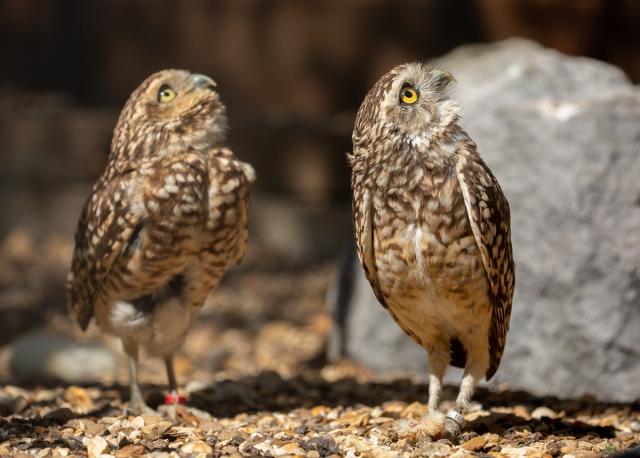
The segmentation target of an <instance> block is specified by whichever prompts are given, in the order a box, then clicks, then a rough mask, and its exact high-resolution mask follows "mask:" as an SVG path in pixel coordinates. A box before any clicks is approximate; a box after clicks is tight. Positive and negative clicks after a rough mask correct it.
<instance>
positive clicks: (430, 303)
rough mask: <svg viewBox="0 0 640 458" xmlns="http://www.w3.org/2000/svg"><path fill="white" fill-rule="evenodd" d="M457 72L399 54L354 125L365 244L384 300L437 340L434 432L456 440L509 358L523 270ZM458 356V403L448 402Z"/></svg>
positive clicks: (428, 339)
mask: <svg viewBox="0 0 640 458" xmlns="http://www.w3.org/2000/svg"><path fill="white" fill-rule="evenodd" d="M452 84H453V77H452V76H451V75H450V74H449V73H447V72H445V71H442V70H437V69H434V68H431V67H429V66H427V65H424V64H420V63H409V64H404V65H400V66H398V67H396V68H394V69H393V70H391V71H390V72H389V73H387V74H386V75H384V76H383V77H382V78H381V79H380V80H379V81H378V82H377V83H376V84H375V85H374V86H373V88H372V89H371V90H370V91H369V93H368V94H367V95H366V97H365V99H364V101H363V102H362V105H361V106H360V109H359V110H358V115H357V118H356V124H355V128H354V131H353V153H352V154H351V155H349V162H350V163H351V167H352V174H351V186H352V189H353V220H354V228H355V236H356V242H357V243H356V244H357V248H358V255H359V258H360V261H361V263H362V267H363V269H364V272H365V274H366V276H367V279H368V280H369V283H370V284H371V286H372V288H373V291H374V292H375V294H376V296H377V298H378V300H379V302H380V303H381V304H382V305H383V306H384V307H385V308H386V309H387V311H388V312H389V314H390V315H391V316H392V317H393V319H394V320H395V321H396V322H397V323H398V325H399V326H400V327H401V328H402V329H403V330H404V331H405V332H406V333H407V334H408V335H409V336H410V337H411V338H412V339H413V340H415V341H416V343H418V344H419V345H421V346H422V347H423V348H424V349H425V350H426V352H427V355H428V362H429V400H428V404H429V416H428V417H427V418H426V419H425V421H424V422H423V423H422V428H421V429H422V430H424V431H425V432H426V433H427V434H428V435H431V436H439V435H442V434H444V435H445V436H446V437H448V438H449V439H452V440H455V439H456V438H457V437H458V435H459V434H460V431H461V429H462V427H463V426H464V414H465V411H466V410H467V408H468V406H469V402H470V400H471V397H472V395H473V392H474V390H475V387H476V384H477V383H478V381H480V380H481V379H482V378H486V379H490V378H491V377H492V376H493V374H494V373H495V372H496V370H497V369H498V365H499V364H500V359H501V357H502V354H503V351H504V346H505V342H506V336H507V330H508V329H509V318H510V315H511V301H512V297H513V291H514V283H515V275H514V264H513V257H512V253H511V225H510V216H509V204H508V203H507V199H506V198H505V196H504V194H503V193H502V190H501V188H500V185H499V184H498V181H497V180H496V178H495V177H494V175H493V174H492V173H491V170H489V167H488V166H487V165H486V164H485V162H484V161H483V160H482V158H481V157H480V155H479V154H478V152H477V147H476V144H475V143H474V142H473V141H472V140H471V138H469V136H468V135H467V133H466V132H465V131H464V130H463V129H462V127H460V124H459V116H458V111H459V109H458V105H457V103H456V101H455V100H453V98H452V97H451V95H450V92H449V89H450V86H451V85H452ZM449 365H452V366H456V367H460V368H463V369H464V376H463V379H462V384H461V385H460V392H459V394H458V397H457V399H456V403H455V408H454V409H452V410H451V411H450V412H448V413H447V415H446V416H445V415H444V414H442V413H440V412H439V411H438V406H439V401H440V393H441V389H442V378H443V376H444V373H445V371H446V369H447V367H448V366H449Z"/></svg>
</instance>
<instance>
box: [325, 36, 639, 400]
mask: <svg viewBox="0 0 640 458" xmlns="http://www.w3.org/2000/svg"><path fill="white" fill-rule="evenodd" d="M437 65H438V66H440V67H443V68H445V69H447V70H449V71H451V72H452V73H453V75H454V76H455V77H456V80H457V82H458V83H457V88H456V89H455V94H454V95H455V97H456V98H457V99H458V100H459V102H460V105H461V107H462V110H461V113H462V125H463V126H464V127H465V129H466V130H467V131H468V133H469V134H470V135H471V137H472V138H473V139H474V140H475V141H476V142H477V144H478V147H479V151H480V154H481V155H482V156H483V157H484V158H485V160H486V161H487V163H488V164H489V165H490V167H491V168H492V170H493V171H494V173H495V175H496V176H497V177H498V180H499V181H500V183H501V185H502V187H503V190H504V192H505V194H506V195H507V198H508V199H509V202H510V205H511V216H512V232H513V244H514V254H515V260H516V269H517V272H516V273H517V275H516V278H517V280H516V295H515V299H514V305H513V315H512V319H511V330H510V332H509V337H508V339H507V347H506V353H505V355H504V358H503V360H502V364H501V366H500V369H499V370H498V372H497V374H496V376H495V377H494V378H493V379H492V380H491V384H492V385H494V384H499V383H507V384H508V386H509V387H510V388H512V389H526V390H529V391H531V392H533V393H535V394H541V395H547V394H549V395H557V396H562V397H576V396H580V395H583V394H591V395H595V396H597V397H598V398H601V399H607V400H634V399H638V398H640V89H639V88H638V87H634V86H633V85H632V84H631V83H630V82H629V80H628V79H627V77H626V76H625V75H624V74H623V72H622V71H620V70H619V69H617V68H615V67H612V66H611V65H608V64H605V63H603V62H598V61H595V60H591V59H586V58H577V57H568V56H565V55H562V54H560V53H558V52H555V51H553V50H549V49H545V48H543V47H541V46H539V45H537V44H534V43H531V42H528V41H523V40H508V41H504V42H500V43H497V44H491V45H480V46H467V47H463V48H460V49H457V50H455V51H453V52H451V53H450V54H448V55H446V56H444V57H443V58H441V59H439V60H438V62H437ZM345 259H347V261H346V262H344V263H343V269H342V271H341V272H340V275H341V281H340V282H336V285H338V284H339V285H341V288H336V291H334V293H333V295H332V297H334V299H336V300H334V303H335V309H334V312H335V315H336V317H338V319H337V320H336V322H337V323H338V326H337V328H336V330H335V331H334V333H333V336H332V340H331V342H330V347H329V348H330V353H332V354H333V355H334V356H337V355H339V354H341V353H345V354H347V355H348V356H350V357H352V358H354V359H355V360H358V361H361V362H363V363H364V364H366V365H368V366H370V367H371V368H373V369H375V370H380V371H389V370H408V371H412V372H415V373H417V374H425V371H426V359H425V354H424V351H423V350H422V349H421V348H419V347H418V346H417V345H415V344H414V343H413V342H412V341H411V340H409V339H408V338H407V337H406V336H405V335H404V334H403V333H402V331H400V330H399V328H398V327H397V326H396V325H395V323H394V322H393V321H392V320H391V319H390V317H388V316H387V314H386V312H385V311H384V310H383V309H382V307H380V306H379V305H378V303H377V301H376V299H375V297H374V296H373V294H372V292H371V289H370V287H369V285H368V282H367V281H366V279H365V278H364V275H363V274H362V271H361V269H360V267H359V265H358V263H357V262H353V258H350V260H349V258H348V257H347V258H345ZM338 299H339V300H338Z"/></svg>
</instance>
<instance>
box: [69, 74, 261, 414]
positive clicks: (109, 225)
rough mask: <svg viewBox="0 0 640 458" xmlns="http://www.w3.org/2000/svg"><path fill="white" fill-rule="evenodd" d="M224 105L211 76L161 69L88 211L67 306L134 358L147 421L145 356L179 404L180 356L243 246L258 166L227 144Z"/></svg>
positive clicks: (141, 94) (142, 89) (123, 128)
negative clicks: (161, 366) (159, 367)
mask: <svg viewBox="0 0 640 458" xmlns="http://www.w3.org/2000/svg"><path fill="white" fill-rule="evenodd" d="M226 131H227V119H226V114H225V106H224V104H223V103H222V101H221V99H220V96H219V94H218V92H217V90H216V83H215V82H214V81H213V80H212V79H211V78H209V77H207V76H205V75H200V74H193V73H190V72H188V71H184V70H164V71H161V72H158V73H156V74H154V75H151V76H150V77H149V78H147V79H146V80H145V81H144V82H143V83H142V84H141V85H140V86H139V87H138V88H137V89H136V90H135V91H134V92H133V93H132V94H131V96H130V97H129V100H128V101H127V102H126V104H125V106H124V108H123V110H122V112H121V114H120V117H119V119H118V122H117V125H116V127H115V130H114V133H113V139H112V143H111V150H110V153H109V156H108V159H107V166H106V168H105V170H104V172H103V174H102V175H101V176H100V177H99V178H98V180H97V182H96V183H95V185H94V187H93V190H92V192H91V194H90V196H89V198H88V199H87V201H86V203H85V205H84V208H83V210H82V213H81V216H80V221H79V223H78V228H77V231H76V237H75V250H74V254H73V260H72V265H71V271H70V273H69V276H68V279H67V297H68V304H69V310H70V313H71V315H72V317H73V318H74V319H75V320H76V321H77V322H78V323H79V325H80V327H81V328H82V329H86V328H87V326H88V325H89V322H90V321H91V320H92V319H95V321H96V323H97V325H98V326H99V328H100V329H101V330H102V331H103V332H106V333H109V334H112V335H115V336H117V337H119V338H120V339H121V341H122V344H123V347H124V351H125V353H126V354H127V356H128V359H129V375H130V386H131V398H130V402H129V410H130V411H131V412H132V413H136V414H139V413H144V412H146V411H150V409H149V407H147V405H146V403H145V400H144V398H143V395H142V390H141V388H140V385H139V382H138V357H139V352H140V350H141V349H144V350H145V351H146V352H147V353H148V354H149V355H151V356H158V357H161V358H163V360H164V362H165V365H166V370H167V377H168V381H169V388H170V395H169V396H168V398H167V401H168V402H170V403H176V402H179V401H180V396H179V395H178V392H177V389H178V387H177V382H176V377H175V373H174V368H173V355H174V354H175V352H176V351H177V350H178V349H179V348H180V347H181V346H182V343H183V342H184V339H185V337H186V335H187V332H188V331H189V328H190V327H191V325H192V324H193V322H194V320H195V318H196V315H197V313H198V310H199V309H200V307H202V305H203V304H204V302H205V299H206V298H207V296H208V295H209V293H210V292H211V291H213V290H214V289H215V287H216V286H217V284H218V282H219V281H220V279H221V277H222V275H223V274H224V272H225V271H226V270H227V269H228V268H229V267H231V266H232V265H234V264H236V263H237V262H239V261H240V259H241V258H242V256H243V253H244V251H245V246H246V243H247V221H248V205H249V202H248V199H249V186H250V184H251V183H252V182H253V181H254V179H255V174H254V171H253V168H252V167H251V166H250V165H249V164H247V163H244V162H241V161H240V160H238V159H237V158H236V157H235V155H234V154H233V152H232V151H231V150H230V149H229V148H227V147H226V146H225V139H226Z"/></svg>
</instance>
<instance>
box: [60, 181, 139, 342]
mask: <svg viewBox="0 0 640 458" xmlns="http://www.w3.org/2000/svg"><path fill="white" fill-rule="evenodd" d="M127 181H128V177H127V176H125V177H119V178H117V179H114V180H112V181H110V182H107V183H105V182H103V181H99V182H98V183H97V184H96V186H95V187H94V189H93V192H92V194H91V196H90V197H89V199H88V200H87V202H86V203H85V205H84V208H83V210H82V214H81V216H80V221H79V223H78V228H77V230H76V237H75V242H76V243H75V250H74V253H73V260H72V263H71V271H70V273H69V276H68V278H67V303H68V307H69V312H70V314H71V316H72V317H73V318H74V319H75V320H76V321H77V322H78V323H79V324H80V327H81V328H82V329H83V330H84V329H86V328H87V326H88V324H89V321H91V318H92V317H93V315H94V307H95V302H96V299H97V294H98V289H99V285H100V283H101V281H102V279H103V278H104V277H105V276H106V274H107V273H108V272H109V270H110V269H111V266H112V264H113V262H114V260H115V259H116V258H117V257H118V255H119V254H120V253H121V251H122V250H123V249H124V248H126V246H127V244H128V242H129V241H130V239H131V238H132V236H134V235H135V234H134V233H135V232H136V231H137V230H138V231H139V223H140V221H141V218H140V216H137V215H135V214H134V213H132V212H131V211H130V210H129V208H128V207H127V206H126V205H125V203H124V192H125V190H126V187H127Z"/></svg>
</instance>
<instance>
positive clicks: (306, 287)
mask: <svg viewBox="0 0 640 458" xmlns="http://www.w3.org/2000/svg"><path fill="white" fill-rule="evenodd" d="M14 238H15V239H14V240H12V241H11V243H10V244H5V245H4V246H3V249H4V256H3V257H2V260H1V261H0V269H1V270H0V272H1V274H2V275H0V279H1V280H0V286H2V289H1V290H0V306H1V307H2V309H3V310H4V311H5V316H8V319H7V320H5V321H6V323H5V324H4V326H5V327H4V328H3V329H4V331H5V335H4V336H3V341H2V343H3V344H5V345H4V347H0V381H1V382H2V385H1V388H0V415H1V417H0V456H25V457H26V456H38V457H59V456H60V457H62V456H90V457H95V456H116V457H129V456H216V457H217V456H308V457H325V456H333V457H337V456H345V457H414V456H415V457H417V456H468V455H474V456H487V455H488V456H493V457H499V456H508V457H516V456H517V457H546V456H551V457H555V456H572V457H589V456H594V457H595V456H606V455H610V454H614V453H616V452H618V451H622V450H625V449H628V448H631V447H634V446H636V445H638V444H640V405H639V404H638V403H635V404H611V403H603V402H599V401H597V400H596V399H591V398H581V399H575V400H561V399H555V398H540V397H536V396H533V395H530V394H528V393H525V392H518V391H510V390H509V389H508V387H503V388H501V389H500V390H499V391H494V392H489V391H487V390H479V392H478V393H477V395H476V396H475V398H474V403H473V408H472V409H471V411H470V412H469V413H468V414H467V415H466V420H467V426H466V428H465V430H464V433H463V435H462V437H461V441H460V444H452V443H450V442H448V441H446V440H438V439H437V438H433V440H431V439H429V438H427V437H421V436H420V435H417V434H416V430H417V427H418V426H419V423H420V421H421V418H422V417H423V416H424V415H425V414H426V413H427V408H426V404H425V402H426V393H427V387H426V385H424V384H423V383H421V382H419V381H417V380H415V379H412V378H410V377H406V376H401V375H398V374H394V375H391V374H384V375H379V374H378V375H376V374H372V373H370V372H369V371H368V370H366V369H365V368H363V367H359V366H357V365H355V364H353V363H350V362H348V361H339V362H332V363H327V362H326V361H324V358H323V353H324V343H325V339H326V336H327V333H328V332H329V329H330V323H331V322H330V316H329V313H328V311H327V310H326V305H325V294H326V289H327V286H328V284H329V282H330V278H331V275H332V272H333V265H332V263H321V264H317V265H312V266H307V267H304V268H300V267H299V268H295V269H281V270H274V269H272V268H267V267H265V266H264V265H261V262H259V261H258V258H259V257H253V259H252V256H249V258H250V259H249V260H248V262H247V266H245V267H244V268H242V269H240V270H237V271H236V272H234V273H232V274H231V275H229V276H228V277H227V278H226V280H225V281H224V283H223V285H221V287H220V288H219V290H218V291H217V292H216V293H215V294H214V295H213V296H212V298H211V299H210V301H209V302H208V303H207V304H206V305H205V307H204V308H203V310H202V313H201V320H199V321H198V323H197V324H196V326H195V327H194V329H193V330H192V332H191V333H190V334H189V336H188V338H187V342H186V344H185V348H184V352H183V353H181V354H180V355H178V357H177V361H176V366H177V367H176V369H177V373H178V378H179V381H180V383H181V386H182V387H183V388H184V393H185V395H186V396H187V398H188V407H185V406H178V407H177V408H176V409H175V410H172V409H171V408H169V407H168V406H164V405H163V396H164V392H165V382H166V381H165V374H164V369H163V365H162V364H161V362H160V361H157V360H152V359H148V358H145V359H143V362H142V369H141V372H142V381H143V383H144V390H145V394H146V396H147V400H148V402H149V404H150V405H151V406H152V407H154V408H156V409H157V411H158V415H151V416H127V415H125V412H124V408H125V407H126V401H127V397H128V389H127V387H126V383H127V382H126V381H127V377H126V376H127V374H126V364H125V361H124V359H123V358H122V356H121V352H120V350H119V347H118V343H117V342H115V341H113V340H112V339H110V338H108V337H101V336H99V334H98V332H97V330H96V329H95V328H93V327H92V328H91V329H90V331H89V333H88V334H87V335H83V334H81V333H80V332H79V331H78V330H77V329H76V327H75V326H74V325H73V324H72V323H71V322H70V321H69V320H68V319H67V318H66V315H65V314H64V299H63V296H61V288H60V281H61V279H62V278H63V273H64V270H65V269H66V263H67V261H68V252H69V249H70V248H69V246H68V242H65V241H60V240H53V241H51V240H49V241H45V242H43V243H44V245H37V244H35V245H34V243H32V242H30V241H28V240H26V241H25V240H24V239H20V237H18V236H14ZM8 247H10V248H8ZM34 291H35V292H34ZM12 307H13V308H12ZM25 320H26V322H25ZM10 330H13V332H14V333H16V334H17V333H20V334H21V333H25V332H36V333H39V332H44V331H46V332H55V333H57V334H62V335H65V336H72V337H74V338H77V339H79V340H82V341H87V340H89V341H91V340H97V341H99V342H101V343H103V344H104V345H105V346H106V347H107V348H109V349H111V350H112V351H113V353H114V354H116V355H118V356H117V358H118V360H117V361H118V364H117V368H118V369H117V371H115V373H111V374H108V375H105V376H104V377H103V378H102V379H101V380H97V381H94V382H88V383H82V384H78V385H69V384H68V383H62V382H59V381H58V382H56V381H55V380H54V381H51V380H49V381H38V380H28V381H18V380H16V379H15V377H14V375H13V374H12V373H11V371H10V369H9V367H10V365H9V364H8V362H7V361H9V360H10V358H11V351H12V345H13V343H12V342H13V341H14V337H17V335H14V336H11V335H8V334H7V333H8V332H9V331H10ZM455 393H456V388H454V387H447V389H446V390H445V396H444V398H445V401H444V402H443V406H442V408H443V409H447V408H449V407H450V406H451V403H452V399H454V397H455Z"/></svg>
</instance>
